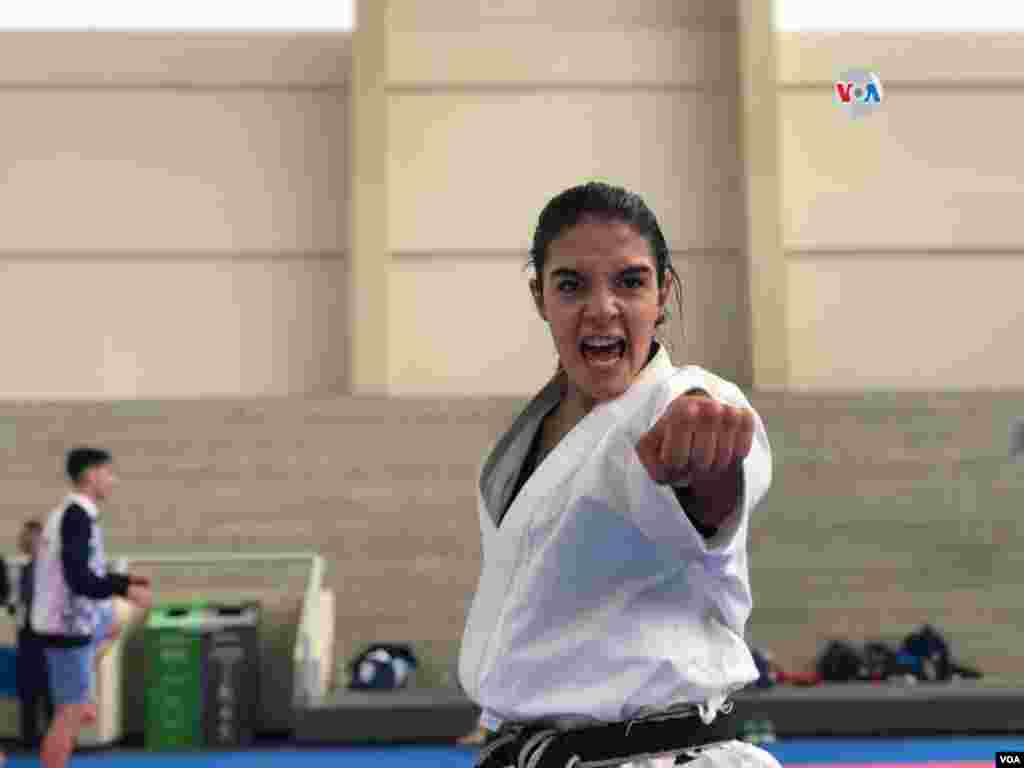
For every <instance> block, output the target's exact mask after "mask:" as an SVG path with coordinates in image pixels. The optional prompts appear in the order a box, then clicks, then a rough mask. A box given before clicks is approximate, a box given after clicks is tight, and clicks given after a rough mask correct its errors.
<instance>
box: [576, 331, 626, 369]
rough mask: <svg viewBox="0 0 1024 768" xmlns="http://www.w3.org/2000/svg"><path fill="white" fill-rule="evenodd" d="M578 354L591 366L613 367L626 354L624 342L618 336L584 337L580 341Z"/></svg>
mask: <svg viewBox="0 0 1024 768" xmlns="http://www.w3.org/2000/svg"><path fill="white" fill-rule="evenodd" d="M580 354H581V355H583V359H584V360H586V361H587V362H588V363H589V364H591V365H596V366H609V365H615V363H617V362H619V360H621V359H622V358H623V356H624V355H625V354H626V340H625V339H623V338H622V337H620V336H586V337H584V338H583V339H582V340H581V341H580Z"/></svg>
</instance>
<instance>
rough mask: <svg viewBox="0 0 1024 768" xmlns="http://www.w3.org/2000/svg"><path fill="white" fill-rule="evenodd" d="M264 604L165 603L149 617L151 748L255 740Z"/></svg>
mask: <svg viewBox="0 0 1024 768" xmlns="http://www.w3.org/2000/svg"><path fill="white" fill-rule="evenodd" d="M259 614H260V610H259V606H258V605H257V604H256V603H242V604H238V605H228V604H223V603H198V602H197V603H190V604H175V605H163V606H160V607H158V608H154V610H153V611H152V612H151V613H150V617H149V620H148V621H147V622H146V630H145V632H146V636H145V646H146V694H145V707H146V718H145V720H146V723H145V738H146V746H147V748H149V749H157V750H161V749H162V750H172V749H202V748H219V747H241V746H246V745H248V744H251V743H252V741H253V737H254V734H255V729H256V723H257V720H258V714H259V711H260V685H259V670H260V660H259Z"/></svg>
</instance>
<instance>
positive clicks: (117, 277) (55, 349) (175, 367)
mask: <svg viewBox="0 0 1024 768" xmlns="http://www.w3.org/2000/svg"><path fill="white" fill-rule="evenodd" d="M346 279H347V276H346V269H345V261H344V259H343V258H341V257H340V256H339V257H335V258H316V257H311V258H295V259H272V258H271V259H251V260H241V261H237V260H235V261H233V260H230V259H217V258H213V257H211V258H209V259H201V258H200V259H191V260H189V259H182V258H174V257H168V258H162V259H156V258H153V259H146V260H136V259H133V258H128V259H123V260H103V261H100V260H92V259H88V260H87V259H85V258H74V257H72V258H68V259H63V260H58V259H39V258H26V259H17V260H13V259H12V260H7V261H2V260H0V327H3V328H4V329H5V332H4V339H5V342H4V365H3V370H4V374H3V377H2V379H0V398H3V399H12V398H15V399H16V398H26V399H78V398H87V399H91V398H96V399H108V398H114V399H116V398H135V397H139V398H161V397H197V396H206V395H233V396H247V395H284V394H302V393H310V392H311V393H326V392H342V391H344V390H343V386H344V367H345V344H346V337H347V333H346V327H345V323H346V318H345V307H344V301H345V298H344V297H345V281H346Z"/></svg>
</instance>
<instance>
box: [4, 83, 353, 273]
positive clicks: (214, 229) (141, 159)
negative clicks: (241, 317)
mask: <svg viewBox="0 0 1024 768" xmlns="http://www.w3.org/2000/svg"><path fill="white" fill-rule="evenodd" d="M0 114H2V115H3V116H4V119H3V121H0V178H2V179H3V183H2V184H0V211H3V227H2V228H0V251H19V252H31V251H40V250H44V251H46V250H49V251H54V250H56V251H61V250H67V251H119V252H130V253H133V254H134V253H137V252H140V251H141V252H146V251H159V252H167V251H205V252H208V251H218V250H225V251H226V250H233V251H236V250H257V251H267V252H273V251H333V250H341V249H344V248H345V226H344V221H345V218H346V214H345V190H346V187H347V181H346V167H345V141H344V140H343V137H344V132H345V130H346V125H345V92H344V90H341V89H339V90H323V91H283V90H280V91H278V90H275V91H261V90H224V91H212V90H211V91H194V90H173V89H165V90H149V89H139V90H127V89H115V90H89V89H86V90H81V89H68V90H58V89H45V90H30V89H14V90H7V91H4V90H0Z"/></svg>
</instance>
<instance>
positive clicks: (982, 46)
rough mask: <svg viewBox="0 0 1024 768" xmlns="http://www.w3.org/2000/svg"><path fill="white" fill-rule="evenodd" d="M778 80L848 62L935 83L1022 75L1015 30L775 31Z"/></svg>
mask: <svg viewBox="0 0 1024 768" xmlns="http://www.w3.org/2000/svg"><path fill="white" fill-rule="evenodd" d="M778 51H779V82H780V83H783V84H784V85H797V84H809V83H823V84H826V85H827V86H828V87H829V88H831V86H832V82H833V80H834V78H836V77H838V76H839V74H840V73H842V71H843V70H845V69H849V68H852V67H868V68H870V69H871V70H872V71H874V72H875V73H876V74H878V76H879V77H880V78H881V80H882V85H883V86H884V85H885V83H886V82H914V83H934V84H937V85H941V84H950V83H962V82H983V83H1001V82H1014V83H1019V82H1021V81H1022V80H1024V34H1022V33H1020V32H1016V33H1013V32H1000V33H994V32H993V33H980V32H951V33H915V34H913V35H906V34H903V35H900V34H877V33H865V32H852V33H851V32H832V33H825V32H801V33H792V32H787V33H781V34H780V35H779V48H778Z"/></svg>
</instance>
